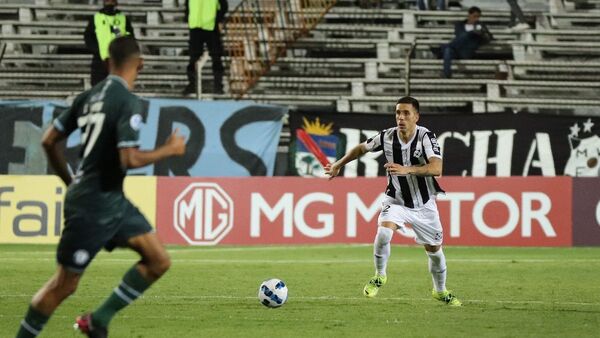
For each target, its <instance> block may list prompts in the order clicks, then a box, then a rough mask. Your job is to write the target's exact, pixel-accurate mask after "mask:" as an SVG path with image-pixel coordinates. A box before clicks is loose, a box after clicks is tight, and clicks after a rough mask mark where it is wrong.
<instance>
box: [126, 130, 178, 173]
mask: <svg viewBox="0 0 600 338" xmlns="http://www.w3.org/2000/svg"><path fill="white" fill-rule="evenodd" d="M183 154H185V138H184V137H183V136H181V135H179V134H178V130H177V129H175V131H174V132H173V133H172V134H171V136H169V138H168V139H167V141H166V142H165V144H163V145H162V146H160V147H159V148H157V149H155V150H151V151H144V150H139V149H138V148H133V147H131V148H121V149H119V156H120V158H121V166H123V168H127V169H134V168H139V167H144V166H147V165H148V164H152V163H154V162H158V161H160V160H164V159H165V158H167V157H171V156H181V155H183Z"/></svg>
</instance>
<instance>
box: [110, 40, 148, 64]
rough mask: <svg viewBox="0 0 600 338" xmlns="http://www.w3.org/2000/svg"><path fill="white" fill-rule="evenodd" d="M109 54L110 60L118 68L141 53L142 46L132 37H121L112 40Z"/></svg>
mask: <svg viewBox="0 0 600 338" xmlns="http://www.w3.org/2000/svg"><path fill="white" fill-rule="evenodd" d="M108 52H109V55H110V59H111V60H112V62H113V64H114V65H115V67H117V68H120V67H121V66H123V65H124V64H125V62H127V60H129V58H131V57H132V56H135V55H139V54H140V53H141V51H140V46H139V45H138V43H137V41H136V40H135V38H134V37H132V36H131V35H126V36H120V37H118V38H116V39H114V40H112V42H111V43H110V45H109V46H108Z"/></svg>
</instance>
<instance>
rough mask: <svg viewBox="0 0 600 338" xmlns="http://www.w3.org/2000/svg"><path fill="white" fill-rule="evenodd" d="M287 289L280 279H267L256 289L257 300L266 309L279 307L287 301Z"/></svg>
mask: <svg viewBox="0 0 600 338" xmlns="http://www.w3.org/2000/svg"><path fill="white" fill-rule="evenodd" d="M287 297H288V288H287V286H286V285H285V283H284V282H283V281H282V280H281V279H277V278H272V279H268V280H266V281H264V282H262V284H261V285H260V288H258V300H259V301H260V303H261V304H262V305H264V306H266V307H270V308H276V307H280V306H282V305H283V304H285V302H286V301H287Z"/></svg>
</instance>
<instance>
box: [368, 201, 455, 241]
mask: <svg viewBox="0 0 600 338" xmlns="http://www.w3.org/2000/svg"><path fill="white" fill-rule="evenodd" d="M383 222H392V223H395V224H396V225H397V226H398V227H399V228H400V230H401V231H402V230H405V227H406V225H405V223H410V225H411V226H412V229H413V230H414V232H415V242H417V243H418V244H428V245H441V244H442V241H443V239H444V231H443V230H442V223H441V222H440V215H439V212H438V209H437V204H436V203H435V199H434V198H431V199H430V200H429V201H427V203H425V205H424V206H423V207H422V208H419V209H410V208H407V207H405V206H402V205H398V204H393V199H392V198H387V199H385V200H384V201H383V203H382V205H381V212H380V213H379V218H378V219H377V224H378V225H381V223H383ZM402 232H404V231H402Z"/></svg>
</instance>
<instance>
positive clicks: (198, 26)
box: [183, 0, 228, 95]
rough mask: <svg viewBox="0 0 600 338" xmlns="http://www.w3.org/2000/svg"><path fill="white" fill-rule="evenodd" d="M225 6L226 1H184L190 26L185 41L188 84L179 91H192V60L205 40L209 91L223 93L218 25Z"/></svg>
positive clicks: (193, 80) (223, 16)
mask: <svg viewBox="0 0 600 338" xmlns="http://www.w3.org/2000/svg"><path fill="white" fill-rule="evenodd" d="M227 9H228V4H227V0H186V3H185V17H186V18H187V22H188V26H189V28H190V35H189V42H188V46H189V53H190V62H189V64H188V66H187V77H188V85H187V86H186V87H185V89H184V90H183V94H184V95H187V94H192V93H195V92H196V85H197V83H196V82H197V75H196V61H198V59H199V58H200V56H202V53H203V52H204V44H205V43H206V45H207V47H208V53H209V54H210V58H211V59H212V71H213V76H214V87H213V93H215V94H223V62H222V61H221V56H222V55H223V44H222V42H221V24H222V23H223V20H224V19H225V13H227Z"/></svg>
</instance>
